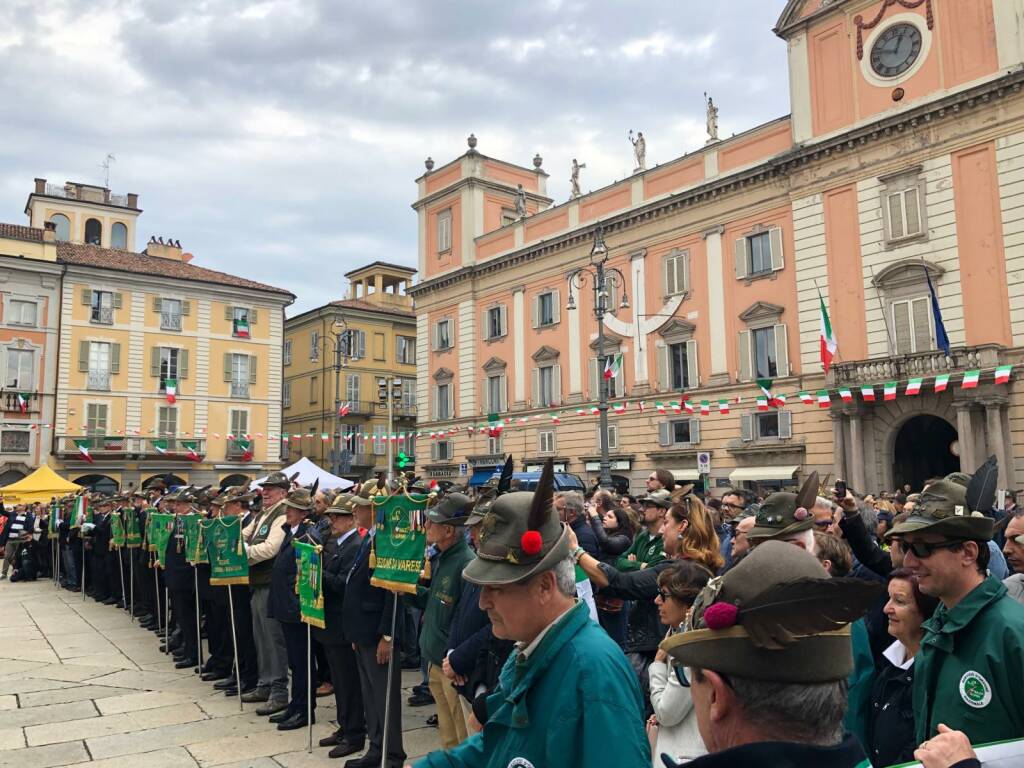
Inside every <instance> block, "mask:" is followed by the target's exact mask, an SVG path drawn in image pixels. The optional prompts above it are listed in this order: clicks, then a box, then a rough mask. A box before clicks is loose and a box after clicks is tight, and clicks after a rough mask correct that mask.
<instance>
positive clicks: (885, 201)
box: [878, 165, 928, 251]
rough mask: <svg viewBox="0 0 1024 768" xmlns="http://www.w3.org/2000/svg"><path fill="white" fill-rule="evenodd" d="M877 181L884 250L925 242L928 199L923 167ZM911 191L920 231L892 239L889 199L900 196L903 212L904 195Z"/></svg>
mask: <svg viewBox="0 0 1024 768" xmlns="http://www.w3.org/2000/svg"><path fill="white" fill-rule="evenodd" d="M878 181H879V183H880V184H881V189H880V190H879V192H878V202H879V206H880V207H881V211H882V232H883V238H884V244H885V249H886V250H887V251H891V250H893V249H895V248H901V247H903V246H904V245H906V244H907V243H918V242H926V241H927V240H928V197H927V182H926V179H925V177H924V166H922V165H915V166H913V167H911V168H904V169H902V170H900V171H897V172H896V173H889V174H886V175H885V176H880V177H878ZM911 191H913V192H914V193H915V196H916V200H917V215H918V221H919V225H920V231H919V232H915V233H914V234H912V235H901V236H900V237H893V235H892V221H891V218H892V216H891V213H892V210H891V208H890V198H891V197H892V196H893V195H901V206H902V208H901V209H902V210H904V211H905V210H906V206H905V202H906V194H907V193H908V192H911Z"/></svg>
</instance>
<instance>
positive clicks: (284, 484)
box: [260, 472, 292, 491]
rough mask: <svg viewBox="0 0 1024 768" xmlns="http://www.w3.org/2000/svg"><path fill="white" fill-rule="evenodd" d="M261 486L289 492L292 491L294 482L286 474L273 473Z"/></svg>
mask: <svg viewBox="0 0 1024 768" xmlns="http://www.w3.org/2000/svg"><path fill="white" fill-rule="evenodd" d="M260 485H261V486H262V487H264V488H284V489H285V490H286V491H288V490H291V487H292V481H291V480H289V479H288V475H286V474H285V473H284V472H271V473H270V474H269V475H267V479H266V480H264V481H263V482H262V483H260Z"/></svg>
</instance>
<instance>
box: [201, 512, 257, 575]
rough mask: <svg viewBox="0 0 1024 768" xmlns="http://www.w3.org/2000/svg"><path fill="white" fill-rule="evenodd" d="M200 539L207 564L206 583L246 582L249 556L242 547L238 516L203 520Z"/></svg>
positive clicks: (240, 519)
mask: <svg viewBox="0 0 1024 768" xmlns="http://www.w3.org/2000/svg"><path fill="white" fill-rule="evenodd" d="M202 541H203V545H204V546H205V547H206V557H207V562H209V563H210V584H213V585H214V586H226V585H228V584H248V583H249V559H248V558H247V557H246V556H245V548H244V547H243V546H242V518H240V517H237V516H234V515H232V516H229V517H215V518H213V519H211V520H203V521H202Z"/></svg>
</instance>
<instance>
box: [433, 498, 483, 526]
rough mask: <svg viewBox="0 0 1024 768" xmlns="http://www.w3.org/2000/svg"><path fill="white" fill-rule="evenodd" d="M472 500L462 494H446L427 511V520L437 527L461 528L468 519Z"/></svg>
mask: <svg viewBox="0 0 1024 768" xmlns="http://www.w3.org/2000/svg"><path fill="white" fill-rule="evenodd" d="M472 506H473V500H472V499H471V498H469V496H467V495H466V494H464V493H449V494H446V495H445V496H444V497H443V498H442V499H441V500H440V501H439V502H437V504H434V505H433V506H432V507H430V509H428V510H427V519H428V520H429V521H430V522H432V523H437V524H439V525H454V526H458V527H461V526H463V525H465V524H466V520H468V519H469V511H470V507H472Z"/></svg>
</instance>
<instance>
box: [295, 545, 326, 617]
mask: <svg viewBox="0 0 1024 768" xmlns="http://www.w3.org/2000/svg"><path fill="white" fill-rule="evenodd" d="M292 547H293V548H294V549H295V566H296V578H295V592H296V594H298V596H299V614H300V615H301V617H302V621H303V622H305V623H306V624H309V625H311V626H314V627H319V628H320V629H324V627H325V624H324V621H325V618H324V590H323V569H322V567H321V566H322V562H321V559H320V553H321V551H322V550H323V547H321V546H320V545H318V544H306V543H304V542H301V541H292Z"/></svg>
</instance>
